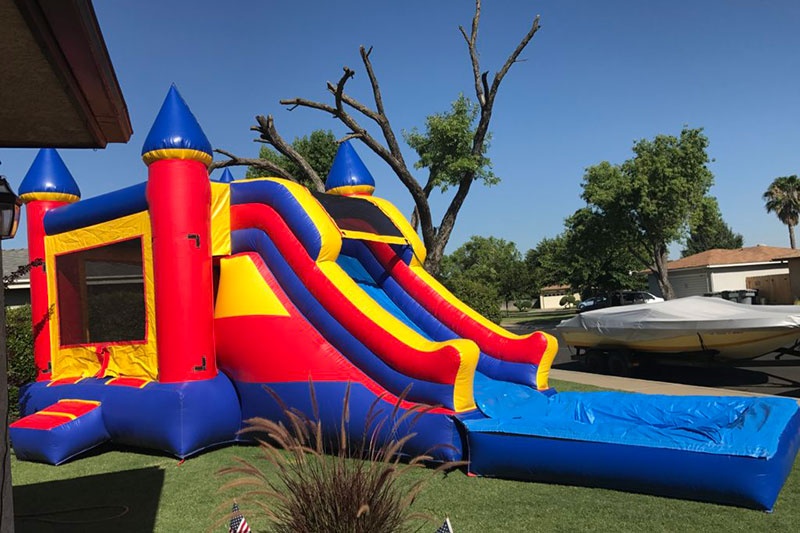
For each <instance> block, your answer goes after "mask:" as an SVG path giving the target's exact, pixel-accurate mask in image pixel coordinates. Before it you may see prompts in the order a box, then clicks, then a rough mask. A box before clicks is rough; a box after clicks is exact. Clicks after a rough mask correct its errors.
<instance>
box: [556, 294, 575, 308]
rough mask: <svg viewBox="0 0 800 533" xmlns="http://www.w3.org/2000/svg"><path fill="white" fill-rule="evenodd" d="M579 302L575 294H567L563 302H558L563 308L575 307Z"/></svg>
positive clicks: (562, 299) (563, 297) (562, 298)
mask: <svg viewBox="0 0 800 533" xmlns="http://www.w3.org/2000/svg"><path fill="white" fill-rule="evenodd" d="M577 303H578V302H577V300H575V295H574V294H567V295H566V296H562V297H561V300H559V301H558V305H560V306H561V307H567V308H569V307H574V306H575V304H577Z"/></svg>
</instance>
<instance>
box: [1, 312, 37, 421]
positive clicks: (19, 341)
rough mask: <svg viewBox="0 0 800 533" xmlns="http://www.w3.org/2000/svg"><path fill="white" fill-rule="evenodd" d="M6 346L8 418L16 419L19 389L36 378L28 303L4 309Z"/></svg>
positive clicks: (17, 415)
mask: <svg viewBox="0 0 800 533" xmlns="http://www.w3.org/2000/svg"><path fill="white" fill-rule="evenodd" d="M6 348H7V349H6V353H7V354H8V409H9V419H10V420H16V419H17V418H18V417H19V389H20V387H22V386H23V385H26V384H28V383H30V382H32V381H33V380H35V379H36V364H35V363H34V361H33V332H32V328H31V306H30V305H25V306H22V307H11V308H8V309H6Z"/></svg>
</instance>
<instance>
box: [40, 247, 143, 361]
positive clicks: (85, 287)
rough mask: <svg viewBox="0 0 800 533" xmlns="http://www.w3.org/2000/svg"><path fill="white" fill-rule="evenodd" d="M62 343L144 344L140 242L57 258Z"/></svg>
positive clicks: (71, 344) (67, 344)
mask: <svg viewBox="0 0 800 533" xmlns="http://www.w3.org/2000/svg"><path fill="white" fill-rule="evenodd" d="M56 271H57V274H56V276H57V279H58V283H57V285H58V305H59V309H60V311H61V312H60V313H59V331H60V333H61V335H60V337H61V345H62V346H73V345H78V344H96V343H116V342H130V341H144V340H145V337H146V319H145V293H144V276H143V261H142V239H141V237H137V238H134V239H128V240H125V241H121V242H116V243H114V244H109V245H106V246H98V247H96V248H90V249H88V250H80V251H77V252H72V253H67V254H63V255H60V256H58V257H56Z"/></svg>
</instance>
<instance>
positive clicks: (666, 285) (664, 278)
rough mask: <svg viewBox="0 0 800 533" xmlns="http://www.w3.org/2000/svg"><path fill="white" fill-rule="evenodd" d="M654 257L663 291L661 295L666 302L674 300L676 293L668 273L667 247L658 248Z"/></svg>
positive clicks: (659, 283) (660, 286) (656, 273)
mask: <svg viewBox="0 0 800 533" xmlns="http://www.w3.org/2000/svg"><path fill="white" fill-rule="evenodd" d="M653 256H654V257H653V259H655V263H656V265H655V266H656V270H655V275H656V280H657V281H658V287H659V288H660V289H661V294H662V296H664V299H665V300H673V299H674V298H675V291H673V290H672V284H671V283H670V282H669V275H668V272H667V247H666V246H658V247H657V248H656V253H654V254H653Z"/></svg>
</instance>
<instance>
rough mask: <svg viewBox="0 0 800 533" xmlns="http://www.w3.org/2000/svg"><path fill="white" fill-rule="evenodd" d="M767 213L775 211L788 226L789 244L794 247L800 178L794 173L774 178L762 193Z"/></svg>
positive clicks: (798, 216) (799, 204)
mask: <svg viewBox="0 0 800 533" xmlns="http://www.w3.org/2000/svg"><path fill="white" fill-rule="evenodd" d="M764 201H765V202H766V208H767V213H775V214H776V215H777V216H778V220H780V221H781V222H782V223H784V224H786V226H787V227H788V228H789V244H790V245H791V247H792V248H796V246H795V239H794V227H795V226H796V225H797V222H798V220H800V179H798V178H797V176H796V175H792V176H782V177H780V178H775V179H774V180H773V182H772V183H770V185H769V188H768V189H767V191H766V192H765V193H764Z"/></svg>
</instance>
